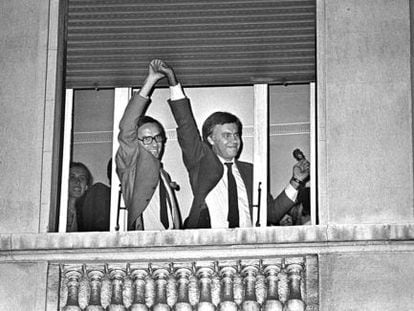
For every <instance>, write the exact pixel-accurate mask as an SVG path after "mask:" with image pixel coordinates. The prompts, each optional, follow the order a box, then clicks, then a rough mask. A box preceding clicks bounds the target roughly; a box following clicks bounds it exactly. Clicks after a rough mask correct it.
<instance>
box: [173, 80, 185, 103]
mask: <svg viewBox="0 0 414 311" xmlns="http://www.w3.org/2000/svg"><path fill="white" fill-rule="evenodd" d="M170 96H171V100H179V99H184V98H185V94H184V91H183V88H182V87H181V84H180V83H177V84H176V85H174V86H170Z"/></svg>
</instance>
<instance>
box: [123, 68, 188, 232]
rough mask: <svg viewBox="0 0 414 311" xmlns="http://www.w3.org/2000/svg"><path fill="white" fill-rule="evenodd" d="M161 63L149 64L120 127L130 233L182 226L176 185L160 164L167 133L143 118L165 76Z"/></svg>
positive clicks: (159, 124) (152, 121) (124, 189)
mask: <svg viewBox="0 0 414 311" xmlns="http://www.w3.org/2000/svg"><path fill="white" fill-rule="evenodd" d="M159 64H160V61H157V60H154V61H152V62H151V63H150V65H149V70H148V76H147V77H146V79H145V81H144V84H143V86H142V88H141V89H140V91H139V92H137V93H135V94H134V95H133V96H132V98H131V99H130V101H129V102H128V106H127V107H126V109H125V112H124V115H123V117H122V119H121V122H120V124H119V128H120V132H119V136H118V140H119V149H118V152H117V154H116V172H117V174H118V176H119V178H120V180H121V186H122V193H123V197H124V201H125V205H126V207H127V210H128V230H166V229H179V228H181V227H182V225H181V216H180V212H179V208H178V204H177V199H176V197H175V193H174V190H175V185H174V183H173V182H172V181H171V178H170V176H169V175H168V174H167V172H166V171H165V170H164V169H163V167H162V163H161V158H162V154H163V152H164V145H165V141H166V136H165V130H164V128H163V126H162V125H161V123H160V122H158V121H157V120H155V119H154V118H152V117H149V116H145V115H144V113H145V110H146V109H147V108H148V105H149V104H150V102H151V100H150V95H151V93H152V91H153V88H154V86H155V84H156V83H157V82H158V81H159V80H160V79H161V78H162V77H163V76H164V75H163V74H162V73H161V72H160V71H159V69H158V67H159Z"/></svg>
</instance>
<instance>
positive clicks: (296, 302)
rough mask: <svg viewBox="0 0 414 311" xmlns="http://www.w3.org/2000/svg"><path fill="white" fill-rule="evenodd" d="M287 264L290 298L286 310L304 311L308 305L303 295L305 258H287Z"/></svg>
mask: <svg viewBox="0 0 414 311" xmlns="http://www.w3.org/2000/svg"><path fill="white" fill-rule="evenodd" d="M285 264H286V271H287V274H288V280H289V300H288V301H286V304H285V310H286V311H304V310H305V307H306V305H305V303H304V302H303V300H302V295H301V280H302V275H301V274H302V270H303V260H302V259H301V258H300V259H290V260H286V262H285Z"/></svg>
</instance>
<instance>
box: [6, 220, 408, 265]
mask: <svg viewBox="0 0 414 311" xmlns="http://www.w3.org/2000/svg"><path fill="white" fill-rule="evenodd" d="M0 243H1V244H0V245H1V251H0V261H42V260H48V261H68V260H69V261H90V260H99V261H121V260H122V261H125V260H143V259H145V260H162V261H168V260H169V258H175V260H179V259H180V258H181V259H185V260H188V259H195V260H197V259H200V258H221V259H225V258H228V259H232V258H239V257H243V258H249V257H252V256H253V257H258V256H259V257H263V258H265V257H268V256H283V255H304V254H320V253H331V252H359V251H381V252H382V251H392V252H394V251H414V224H369V225H362V224H358V225H319V226H298V227H270V228H251V229H228V230H212V229H204V230H177V231H168V232H149V231H148V232H91V233H45V234H14V233H13V234H1V235H0Z"/></svg>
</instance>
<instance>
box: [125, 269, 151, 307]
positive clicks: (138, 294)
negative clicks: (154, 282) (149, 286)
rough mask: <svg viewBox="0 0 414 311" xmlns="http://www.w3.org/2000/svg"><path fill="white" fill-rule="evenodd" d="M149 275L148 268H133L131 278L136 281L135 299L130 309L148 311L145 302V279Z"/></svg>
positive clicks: (134, 285)
mask: <svg viewBox="0 0 414 311" xmlns="http://www.w3.org/2000/svg"><path fill="white" fill-rule="evenodd" d="M147 277H148V272H147V270H146V269H132V272H131V278H132V280H133V282H134V284H133V287H134V300H133V302H132V304H131V306H130V307H129V310H130V311H148V307H147V305H146V303H145V279H146V278H147Z"/></svg>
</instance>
